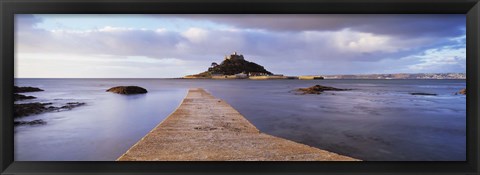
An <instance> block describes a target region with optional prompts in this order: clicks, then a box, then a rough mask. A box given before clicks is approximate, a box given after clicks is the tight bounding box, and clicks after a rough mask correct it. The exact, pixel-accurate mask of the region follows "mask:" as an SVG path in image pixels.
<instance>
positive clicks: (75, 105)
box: [59, 102, 85, 110]
mask: <svg viewBox="0 0 480 175" xmlns="http://www.w3.org/2000/svg"><path fill="white" fill-rule="evenodd" d="M83 105H85V103H81V102H70V103H67V105H65V106H62V107H60V108H59V109H68V110H70V109H73V108H76V107H79V106H83Z"/></svg>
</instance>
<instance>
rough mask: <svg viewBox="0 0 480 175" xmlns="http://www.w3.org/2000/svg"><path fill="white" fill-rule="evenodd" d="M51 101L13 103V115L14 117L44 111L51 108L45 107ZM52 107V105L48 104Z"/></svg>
mask: <svg viewBox="0 0 480 175" xmlns="http://www.w3.org/2000/svg"><path fill="white" fill-rule="evenodd" d="M51 104H52V103H25V104H14V107H13V116H14V117H24V116H29V115H33V114H40V113H43V112H46V111H49V110H50V109H51V108H49V107H46V106H48V105H51ZM50 107H52V106H50Z"/></svg>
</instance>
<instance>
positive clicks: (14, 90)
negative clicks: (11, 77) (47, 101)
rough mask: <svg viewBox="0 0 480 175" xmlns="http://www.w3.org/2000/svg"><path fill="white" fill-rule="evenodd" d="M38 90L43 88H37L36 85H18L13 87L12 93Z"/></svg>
mask: <svg viewBox="0 0 480 175" xmlns="http://www.w3.org/2000/svg"><path fill="white" fill-rule="evenodd" d="M39 91H43V89H40V88H37V87H18V86H14V87H13V92H14V93H23V92H39Z"/></svg>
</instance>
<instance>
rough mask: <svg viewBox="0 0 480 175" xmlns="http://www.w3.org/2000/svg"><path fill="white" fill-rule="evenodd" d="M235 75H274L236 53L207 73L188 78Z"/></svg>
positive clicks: (212, 66)
mask: <svg viewBox="0 0 480 175" xmlns="http://www.w3.org/2000/svg"><path fill="white" fill-rule="evenodd" d="M235 74H245V75H248V76H257V75H273V74H272V73H271V72H269V71H267V70H266V69H265V68H264V67H263V66H261V65H259V64H257V63H254V62H250V61H247V60H245V59H244V58H243V55H237V53H236V52H234V53H233V54H232V55H229V56H226V57H225V59H224V60H223V61H222V62H221V63H220V64H217V63H215V62H213V63H212V64H211V66H210V68H208V70H207V71H205V72H202V73H199V74H195V75H188V76H186V78H212V75H221V76H229V75H235Z"/></svg>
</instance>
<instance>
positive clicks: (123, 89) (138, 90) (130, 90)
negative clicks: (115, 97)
mask: <svg viewBox="0 0 480 175" xmlns="http://www.w3.org/2000/svg"><path fill="white" fill-rule="evenodd" d="M107 92H113V93H117V94H124V95H131V94H145V93H147V90H146V89H144V88H142V87H138V86H117V87H112V88H110V89H108V90H107Z"/></svg>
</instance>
